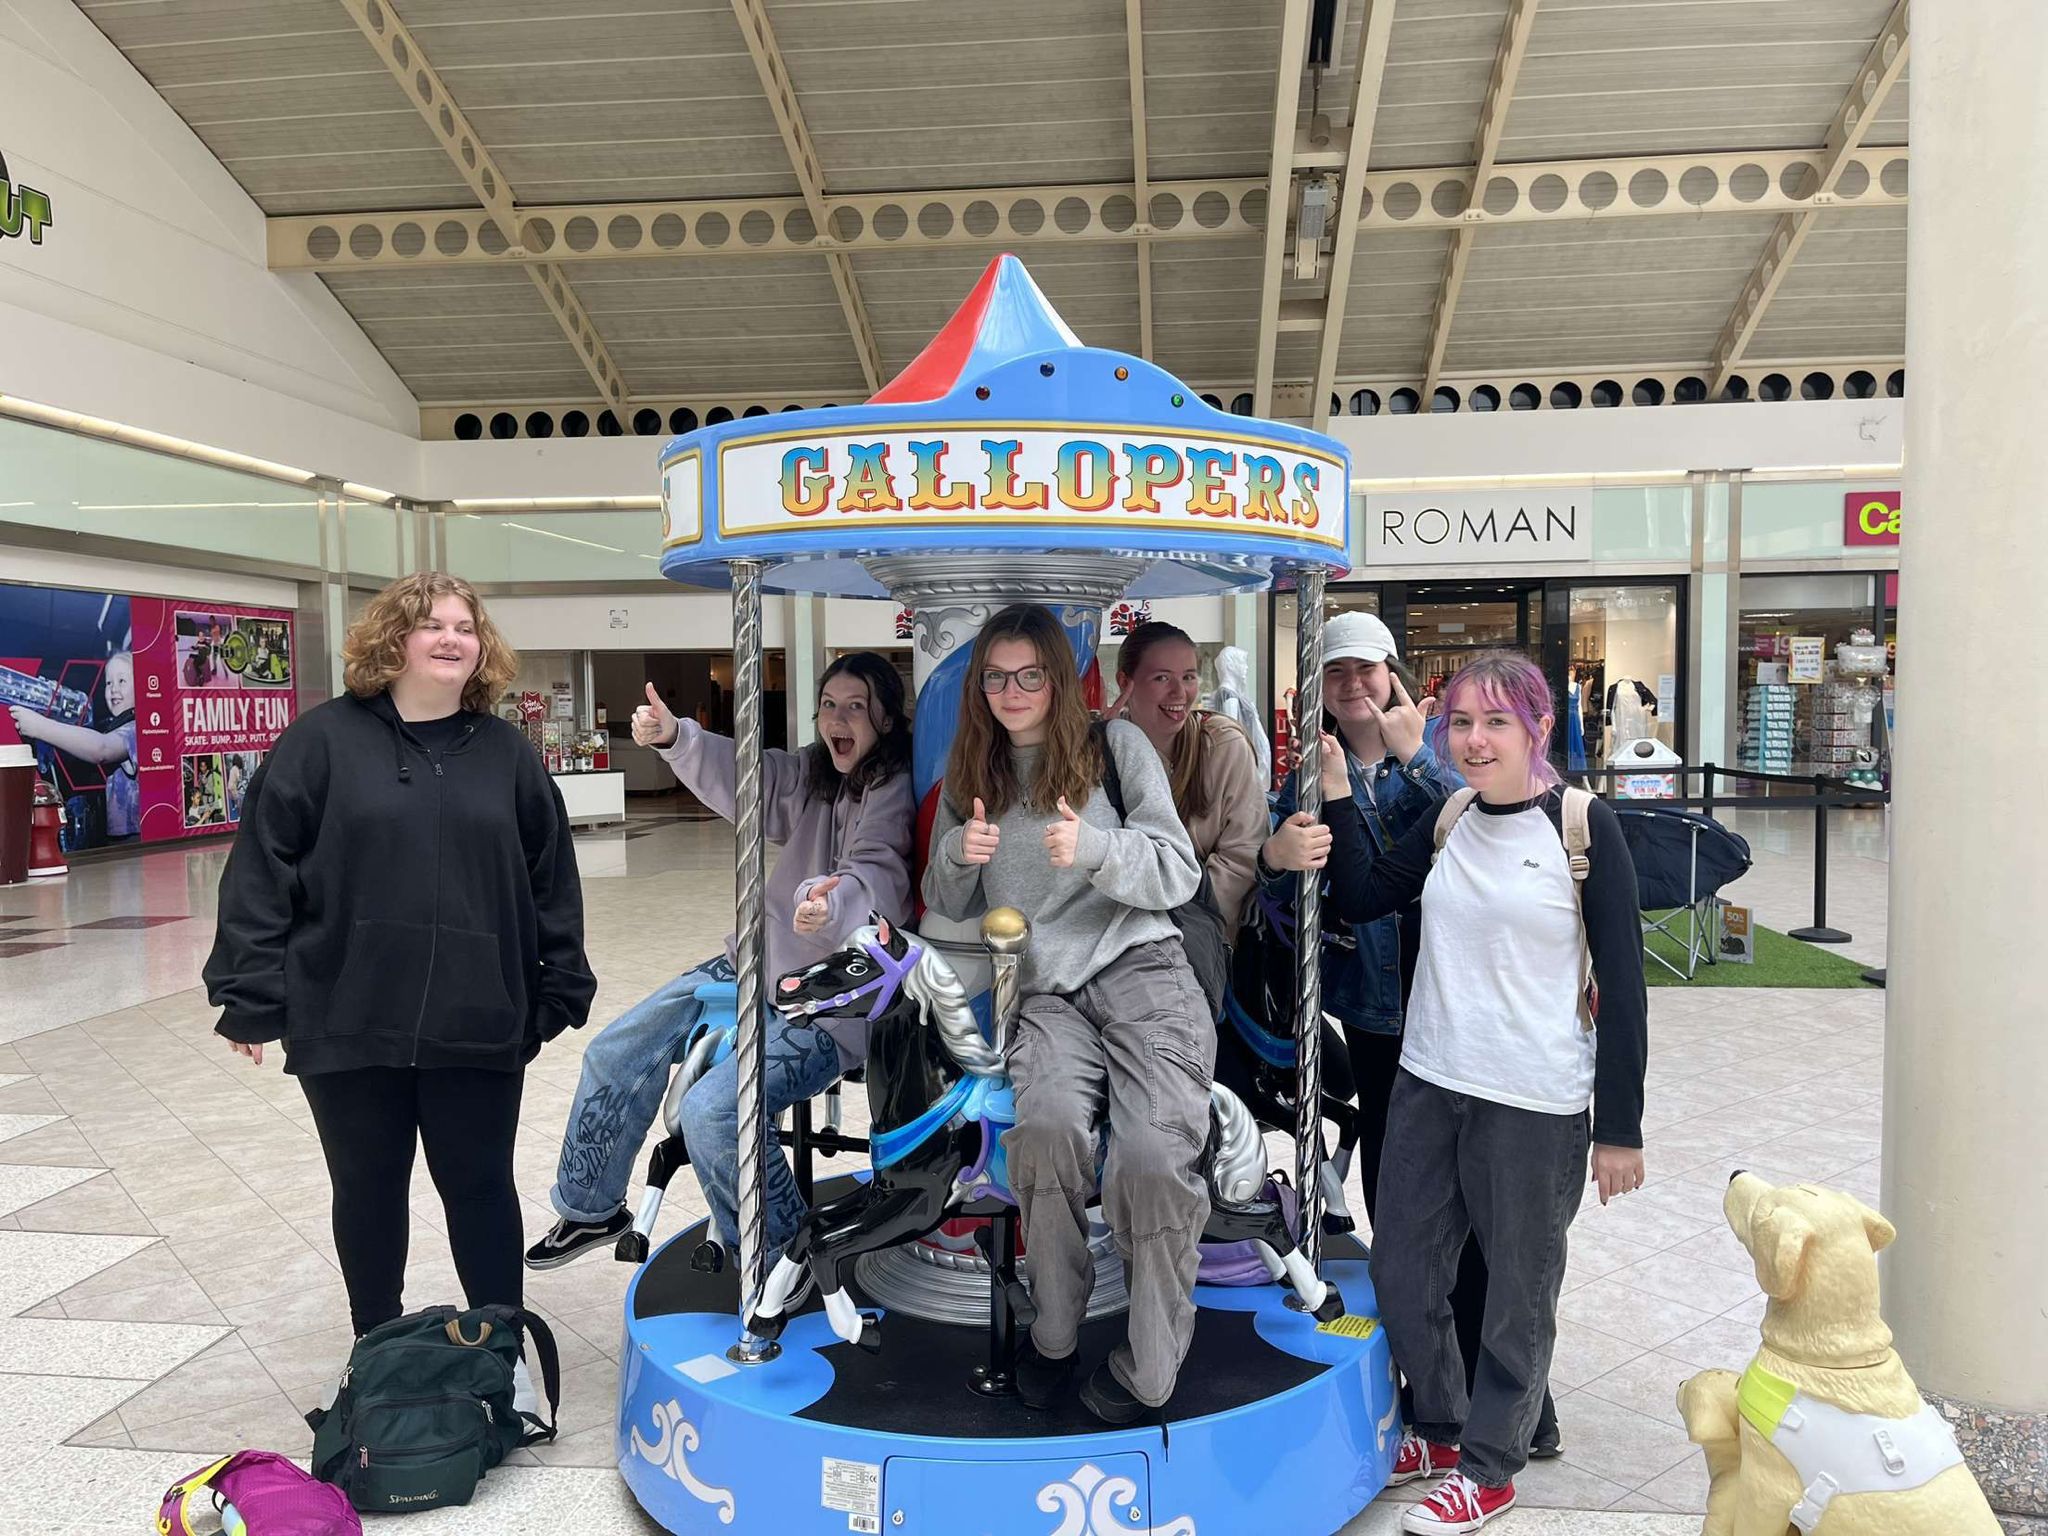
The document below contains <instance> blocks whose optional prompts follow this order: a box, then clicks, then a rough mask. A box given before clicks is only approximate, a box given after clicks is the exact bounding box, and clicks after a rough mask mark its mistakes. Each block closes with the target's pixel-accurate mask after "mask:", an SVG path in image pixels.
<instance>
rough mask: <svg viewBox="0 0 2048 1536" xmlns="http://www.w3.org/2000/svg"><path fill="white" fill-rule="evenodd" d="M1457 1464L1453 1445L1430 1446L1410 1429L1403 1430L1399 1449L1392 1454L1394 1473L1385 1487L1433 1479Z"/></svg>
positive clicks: (1455, 1448)
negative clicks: (1425, 1478) (1420, 1479)
mask: <svg viewBox="0 0 2048 1536" xmlns="http://www.w3.org/2000/svg"><path fill="white" fill-rule="evenodd" d="M1457 1464H1458V1448H1457V1447H1456V1446H1455V1445H1432V1444H1431V1443H1430V1442H1429V1441H1427V1440H1425V1439H1423V1438H1422V1437H1421V1436H1420V1435H1418V1434H1416V1433H1415V1431H1413V1430H1412V1429H1411V1430H1403V1431H1402V1432H1401V1448H1400V1449H1399V1450H1398V1451H1396V1452H1394V1471H1393V1474H1392V1475H1391V1476H1390V1477H1388V1479H1387V1486H1388V1487H1389V1488H1396V1487H1399V1486H1400V1485H1401V1484H1402V1483H1412V1482H1414V1481H1415V1480H1416V1479H1417V1478H1421V1477H1435V1476H1437V1475H1439V1474H1440V1473H1444V1472H1448V1471H1450V1470H1451V1469H1452V1468H1453V1467H1455V1466H1457Z"/></svg>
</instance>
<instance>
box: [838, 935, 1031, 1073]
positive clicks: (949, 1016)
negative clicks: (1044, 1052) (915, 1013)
mask: <svg viewBox="0 0 2048 1536" xmlns="http://www.w3.org/2000/svg"><path fill="white" fill-rule="evenodd" d="M896 932H897V933H899V934H901V935H902V936H903V940H904V942H905V943H907V944H909V945H912V946H913V947H914V948H915V949H916V951H917V959H916V960H915V962H914V963H913V964H912V965H911V967H910V974H909V975H908V976H906V977H905V978H904V981H903V990H904V992H905V993H907V994H908V995H909V996H910V997H911V998H912V999H913V1000H914V1001H915V1002H916V1003H917V1005H918V1006H919V1007H920V1008H921V1009H922V1010H923V1011H924V1019H925V1022H926V1023H927V1024H929V1025H930V1026H931V1027H932V1028H934V1029H936V1030H937V1031H938V1034H939V1039H940V1042H941V1043H942V1044H944V1046H945V1047H946V1053H947V1054H948V1055H949V1056H951V1057H952V1058H953V1060H954V1061H955V1062H956V1063H958V1064H959V1066H960V1069H961V1070H962V1071H963V1072H969V1073H972V1074H973V1075H974V1076H976V1077H1000V1076H1001V1075H1002V1074H1003V1070H1004V1069H1003V1055H1002V1052H1000V1051H998V1050H997V1049H996V1048H995V1047H994V1046H992V1045H990V1044H989V1043H988V1040H987V1039H986V1038H985V1037H984V1036H983V1034H982V1032H981V1025H980V1024H978V1023H976V1022H975V1018H974V1010H973V1009H972V1008H971V1007H969V1006H968V1001H967V988H966V987H964V986H963V985H961V982H960V977H959V974H958V973H957V972H956V971H955V970H954V969H953V967H952V966H950V965H948V964H947V963H946V961H945V959H944V958H943V957H942V956H941V955H940V954H939V952H938V951H937V950H936V949H934V948H933V947H932V946H931V945H929V944H927V943H926V942H925V941H924V940H923V939H920V938H919V937H918V936H917V935H916V934H914V933H912V932H911V931H910V930H909V929H907V928H899V929H897V930H896ZM846 947H847V948H849V949H853V948H861V949H882V948H884V947H885V946H884V945H883V944H882V937H881V932H880V930H879V929H877V928H876V927H874V926H873V925H872V924H870V925H868V926H866V927H862V928H857V929H855V930H854V933H853V936H852V937H851V938H849V939H848V940H847V941H846Z"/></svg>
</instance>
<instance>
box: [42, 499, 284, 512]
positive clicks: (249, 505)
mask: <svg viewBox="0 0 2048 1536" xmlns="http://www.w3.org/2000/svg"><path fill="white" fill-rule="evenodd" d="M20 505H22V506H24V507H25V506H28V505H30V503H28V502H25V501H24V502H22V503H20ZM71 505H72V506H74V507H76V508H77V509H78V510H79V511H81V512H214V511H233V512H241V511H247V510H251V509H258V510H262V511H266V512H276V511H283V510H286V509H303V508H306V507H310V506H312V505H313V502H312V501H310V500H306V501H104V502H95V501H74V502H73V503H71Z"/></svg>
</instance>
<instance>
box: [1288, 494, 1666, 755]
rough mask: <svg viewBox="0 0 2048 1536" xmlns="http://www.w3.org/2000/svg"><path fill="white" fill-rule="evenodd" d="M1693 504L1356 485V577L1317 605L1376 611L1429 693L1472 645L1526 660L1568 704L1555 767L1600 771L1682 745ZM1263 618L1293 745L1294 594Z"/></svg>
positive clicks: (1655, 498)
mask: <svg viewBox="0 0 2048 1536" xmlns="http://www.w3.org/2000/svg"><path fill="white" fill-rule="evenodd" d="M1690 496H1691V488H1690V487H1689V486H1686V485H1658V486H1627V487H1611V488H1610V487H1598V488H1596V487H1593V486H1565V487H1548V486H1545V487H1523V488H1517V487H1505V488H1498V487H1488V488H1481V489H1476V490H1464V489H1460V490H1455V491H1443V492H1399V493H1392V494H1387V495H1384V496H1382V495H1378V494H1375V493H1372V492H1367V493H1365V494H1364V495H1363V496H1361V497H1359V498H1357V500H1356V503H1355V505H1354V507H1353V537H1352V550H1353V569H1352V575H1353V577H1354V578H1355V579H1353V580H1350V581H1347V582H1342V583H1335V584H1333V585H1332V586H1331V587H1330V588H1329V590H1328V593H1327V599H1326V600H1327V606H1328V611H1329V612H1330V613H1337V612H1341V611H1343V610H1345V609H1349V608H1356V609H1365V610H1367V611H1370V612H1372V613H1376V614H1378V615H1379V617H1380V618H1381V619H1382V620H1383V621H1384V622H1385V623H1386V625H1387V627H1388V628H1389V629H1391V630H1392V631H1393V632H1394V635H1395V636H1396V638H1397V639H1398V640H1399V641H1400V644H1401V655H1402V659H1403V660H1404V661H1405V662H1406V663H1407V665H1408V668H1409V670H1410V671H1411V672H1412V673H1413V674H1414V675H1415V677H1416V680H1417V681H1418V683H1419V684H1420V685H1421V687H1422V688H1423V690H1424V692H1425V693H1427V694H1430V695H1435V694H1438V693H1440V692H1441V690H1442V689H1443V686H1444V685H1445V684H1446V683H1447V682H1449V681H1450V679H1451V678H1452V677H1454V676H1456V675H1457V673H1458V671H1459V669H1460V668H1462V667H1463V666H1464V665H1465V664H1466V662H1468V661H1469V660H1471V658H1472V657H1474V656H1476V655H1478V654H1479V653H1481V652H1483V651H1489V650H1512V651H1519V652H1521V653H1522V654H1523V655H1526V656H1527V657H1529V658H1530V659H1531V660H1532V661H1534V662H1536V663H1537V664H1538V665H1539V666H1541V667H1542V668H1543V670H1544V674H1545V676H1546V677H1547V678H1548V679H1549V681H1550V687H1551V692H1552V695H1553V696H1554V697H1556V698H1557V699H1559V700H1561V701H1565V707H1564V709H1563V710H1561V711H1560V718H1559V725H1558V730H1557V735H1556V743H1555V745H1556V755H1557V760H1558V764H1559V766H1560V767H1561V768H1567V769H1571V770H1578V771H1584V770H1585V769H1586V768H1587V767H1589V766H1594V767H1597V766H1600V765H1601V764H1603V763H1604V762H1605V761H1606V760H1607V757H1608V755H1609V754H1610V753H1611V752H1612V751H1613V750H1614V749H1615V748H1616V747H1618V746H1619V745H1620V744H1621V743H1622V742H1623V741H1624V740H1635V739H1640V738H1643V737H1648V738H1651V739H1654V740H1656V741H1658V742H1660V743H1661V744H1662V745H1664V746H1665V747H1669V748H1673V749H1675V750H1679V751H1683V749H1684V748H1683V743H1684V741H1685V739H1686V737H1685V732H1686V728H1687V724H1688V722H1687V718H1686V710H1687V707H1688V705H1687V700H1688V697H1689V693H1690V687H1689V685H1690V677H1689V667H1690V664H1691V663H1690V647H1689V645H1688V637H1689V635H1690V634H1691V627H1690V626H1691V616H1690V612H1689V606H1690V605H1689V583H1688V580H1687V575H1688V565H1689V556H1690V553H1691V549H1690V538H1689V519H1688V515H1687V513H1688V503H1689V500H1690ZM1482 562H1483V563H1482ZM1658 565H1663V566H1665V567H1666V568H1667V569H1666V570H1665V571H1659V570H1657V569H1656V567H1657V566H1658ZM1646 567H1647V569H1646ZM1439 570H1440V572H1441V573H1440V574H1439ZM1379 572H1384V575H1383V576H1378V577H1377V579H1375V577H1376V575H1377V573H1379ZM1272 613H1273V633H1272V635H1271V637H1270V643H1269V644H1268V646H1267V648H1266V654H1267V655H1268V656H1269V657H1271V658H1272V666H1273V677H1272V687H1273V693H1272V695H1271V697H1272V698H1273V699H1274V701H1275V708H1274V719H1275V728H1276V733H1277V734H1278V735H1279V736H1280V737H1282V738H1283V739H1285V740H1287V741H1289V742H1290V743H1291V742H1292V740H1293V732H1294V730H1295V729H1296V722H1295V720H1294V718H1293V702H1294V689H1295V683H1296V679H1295V677H1294V664H1293V658H1294V627H1295V622H1296V617H1295V615H1296V610H1295V607H1294V598H1293V596H1292V594H1281V595H1280V596H1278V597H1277V598H1276V599H1275V601H1274V603H1273V608H1272Z"/></svg>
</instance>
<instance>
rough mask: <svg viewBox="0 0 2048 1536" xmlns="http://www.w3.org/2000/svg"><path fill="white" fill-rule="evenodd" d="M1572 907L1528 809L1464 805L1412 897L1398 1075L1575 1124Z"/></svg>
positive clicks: (1552, 850) (1553, 832) (1551, 837)
mask: <svg viewBox="0 0 2048 1536" xmlns="http://www.w3.org/2000/svg"><path fill="white" fill-rule="evenodd" d="M1579 945H1580V918H1579V897H1578V892H1577V890H1576V889H1575V888H1574V887H1573V885H1572V877H1571V869H1570V867H1569V865H1568V864H1567V863H1566V859H1565V851H1564V844H1563V843H1562V842H1561V841H1560V840H1559V838H1558V832H1557V827H1556V826H1555V825H1554V824H1553V823H1552V822H1551V820H1550V818H1549V817H1548V816H1547V815H1545V814H1544V811H1543V808H1542V806H1541V805H1540V804H1532V805H1531V806H1529V807H1528V808H1527V809H1525V810H1520V811H1516V812H1514V813H1512V814H1510V815H1504V816H1503V815H1494V814H1491V813H1490V812H1489V811H1488V810H1487V808H1486V807H1485V806H1484V805H1483V804H1474V805H1473V806H1472V807H1471V808H1470V809H1469V810H1467V811H1466V812H1465V814H1464V815H1463V816H1460V817H1459V818H1458V823H1457V825H1456V826H1455V827H1453V828H1452V829H1451V835H1450V839H1449V841H1447V842H1446V843H1445V844H1444V850H1443V853H1442V855H1441V856H1440V857H1439V858H1438V860H1437V864H1436V867H1435V869H1433V870H1431V871H1430V875H1429V879H1428V881H1427V883H1426V884H1425V885H1424V886H1423V888H1422V946H1421V954H1420V957H1419V959H1418V961H1417V964H1416V970H1415V986H1414V990H1413V992H1412V993H1411V994H1410V997H1409V1000H1408V1022H1407V1030H1406V1035H1405V1038H1404V1040H1403V1043H1402V1046H1401V1065H1402V1066H1404V1067H1406V1068H1407V1069H1408V1070H1409V1071H1410V1072H1412V1073H1414V1074H1415V1075H1416V1076H1417V1077H1419V1078H1421V1079H1423V1080H1424V1081H1425V1082H1430V1083H1434V1084H1436V1085H1437V1086H1438V1087H1439V1088H1444V1089H1447V1090H1449V1091H1450V1092H1452V1093H1468V1094H1471V1095H1473V1096H1474V1097H1476V1098H1482V1099H1488V1100H1491V1101H1493V1102H1494V1103H1497V1104H1509V1105H1513V1106H1514V1107H1516V1108H1518V1109H1530V1110H1536V1111H1539V1112H1541V1113H1543V1114H1550V1115H1571V1114H1578V1113H1580V1112H1582V1111H1583V1110H1585V1108H1586V1107H1587V1106H1588V1105H1589V1104H1591V1103H1592V1100H1593V1062H1594V1055H1595V1042H1596V1039H1597V1037H1596V1036H1595V1035H1594V1034H1592V1033H1589V1032H1588V1031H1586V1030H1585V1029H1583V1028H1582V1027H1581V1025H1580V1022H1579V1007H1578V996H1579Z"/></svg>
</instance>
